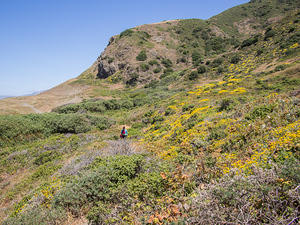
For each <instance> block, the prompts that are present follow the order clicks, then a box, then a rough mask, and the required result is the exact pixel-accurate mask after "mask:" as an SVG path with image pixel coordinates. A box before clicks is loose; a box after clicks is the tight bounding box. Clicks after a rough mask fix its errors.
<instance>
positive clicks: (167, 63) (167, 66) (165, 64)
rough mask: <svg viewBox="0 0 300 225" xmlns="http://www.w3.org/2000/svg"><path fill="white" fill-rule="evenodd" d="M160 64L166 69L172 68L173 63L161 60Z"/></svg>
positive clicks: (168, 60)
mask: <svg viewBox="0 0 300 225" xmlns="http://www.w3.org/2000/svg"><path fill="white" fill-rule="evenodd" d="M161 63H162V64H163V65H164V66H165V67H166V68H170V67H172V66H173V63H172V61H171V60H170V59H163V60H162V61H161Z"/></svg>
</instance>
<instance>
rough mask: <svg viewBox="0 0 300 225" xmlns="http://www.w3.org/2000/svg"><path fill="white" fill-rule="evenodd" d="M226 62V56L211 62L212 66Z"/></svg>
mask: <svg viewBox="0 0 300 225" xmlns="http://www.w3.org/2000/svg"><path fill="white" fill-rule="evenodd" d="M223 62H224V58H217V59H214V61H212V63H211V64H210V65H211V66H212V67H218V66H220V65H221V64H222V63H223Z"/></svg>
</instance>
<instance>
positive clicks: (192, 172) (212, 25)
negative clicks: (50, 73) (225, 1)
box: [0, 1, 300, 224]
mask: <svg viewBox="0 0 300 225" xmlns="http://www.w3.org/2000/svg"><path fill="white" fill-rule="evenodd" d="M266 5H267V6H272V7H270V8H268V10H271V11H268V10H267V11H268V13H266V14H263V15H259V16H258V17H257V18H256V19H257V21H258V22H257V21H256V22H255V23H259V24H260V25H259V26H258V27H257V29H256V28H253V30H254V31H255V32H250V33H244V32H241V31H239V29H238V26H237V27H236V29H235V28H234V29H232V27H234V26H230V24H235V23H236V22H237V21H243V20H244V19H247V18H250V20H251V17H252V16H253V15H256V14H254V13H257V12H258V10H257V9H260V8H265V6H266ZM276 6H282V7H279V8H278V7H276ZM243 7H246V9H247V10H246V11H247V13H248V14H247V16H246V15H244V14H243V15H242V14H240V12H241V11H240V10H244V9H243ZM250 9H252V10H250ZM273 10H274V11H273ZM279 14H280V18H279V17H278V15H279ZM275 16H276V17H277V18H276V19H271V20H269V21H267V19H268V18H275ZM230 17H231V19H230ZM226 18H228V20H227V19H226ZM299 19H300V13H299V7H297V2H295V1H251V2H250V3H247V4H244V5H241V6H237V7H235V8H233V9H230V10H228V11H226V12H224V13H222V14H220V15H218V16H216V17H213V18H211V19H210V20H208V21H203V20H197V19H191V20H175V21H167V22H164V23H158V24H153V25H143V26H141V27H137V28H133V29H131V31H130V30H127V31H126V32H125V33H121V34H120V35H119V36H116V37H114V40H111V44H110V45H109V46H108V47H107V49H106V50H105V52H104V53H103V54H102V55H101V56H100V58H99V60H98V61H97V62H96V63H95V64H94V65H93V66H92V67H91V68H89V69H88V70H87V71H86V72H85V73H83V74H82V75H81V76H79V77H78V78H77V79H75V80H73V81H70V82H69V83H68V84H69V85H70V86H73V85H74V86H82V85H85V86H87V87H88V92H86V95H85V100H83V101H81V102H77V103H75V104H67V105H62V106H58V105H56V106H57V107H56V108H54V109H53V110H52V112H50V113H43V114H29V115H3V116H0V187H1V188H0V205H1V207H0V209H1V210H0V218H1V222H2V223H3V224H88V223H89V224H289V223H290V224H298V222H299V218H298V217H299V183H300V177H299V174H300V173H299V172H300V171H299V147H300V146H299V143H300V140H299V139H300V133H299V125H300V124H299V116H300V111H299V96H300V91H299V90H300V76H299V74H300V64H299V51H300V47H299V44H300V43H299V39H300V34H299V27H300V24H299ZM266 21H267V22H266ZM242 23H243V22H242ZM251 24H252V22H251ZM227 25H228V27H227ZM223 26H224V27H223ZM247 26H248V25H247ZM249 26H252V25H249ZM154 27H156V28H155V31H153V30H154ZM216 27H217V28H216ZM230 27H231V28H230ZM198 28H199V31H198ZM200 28H201V29H200ZM145 29H147V33H148V34H149V35H151V38H153V36H152V33H151V32H158V31H159V32H161V34H160V35H159V36H156V38H157V37H161V36H163V35H162V34H164V37H165V40H166V39H167V40H168V42H167V43H164V46H165V47H161V46H162V44H155V45H152V44H153V43H154V42H152V41H148V40H150V37H148V35H147V34H146V33H144V32H143V31H145ZM195 29H196V31H195ZM206 31H207V32H206ZM213 34H215V36H213ZM168 35H169V36H168ZM174 35H175V36H174ZM202 35H203V37H204V38H203V37H202ZM206 35H208V38H207V39H206V38H205V37H207V36H206ZM229 35H231V36H229ZM172 38H174V39H172ZM188 38H191V39H190V40H189V39H188ZM218 38H221V39H218ZM141 39H143V43H140V40H141ZM125 40H126V43H129V42H134V43H135V44H136V43H140V45H141V46H143V47H142V48H140V47H138V48H129V49H127V50H126V48H125V51H123V50H122V49H121V51H120V52H115V53H116V54H117V53H118V54H120V55H121V53H122V52H123V53H124V54H125V55H126V54H131V55H132V57H133V59H134V61H132V62H126V63H127V64H126V66H125V67H123V69H122V70H116V71H114V74H113V75H109V74H108V73H106V75H105V74H104V73H102V75H101V74H100V75H99V73H98V72H99V71H100V70H101V68H102V69H103V68H109V67H106V66H105V65H104V64H105V63H104V64H103V65H104V66H103V65H102V67H101V66H100V67H99V64H101V63H102V61H103V60H107V61H108V60H109V61H111V62H110V63H109V64H111V65H112V64H113V65H115V64H114V63H116V62H117V61H118V60H120V59H121V58H119V59H116V58H114V59H112V57H113V56H114V54H115V53H114V49H113V48H115V45H117V44H118V45H121V44H122V43H123V41H124V43H125ZM151 40H152V39H151ZM156 40H161V39H156ZM170 40H176V42H175V41H174V42H173V43H172V42H171V41H170ZM187 40H189V41H187ZM218 40H220V41H219V42H218ZM161 42H163V41H161ZM161 42H159V43H161ZM151 43H152V44H151ZM194 43H197V44H198V45H197V44H194ZM135 44H133V46H135ZM140 45H138V46H140ZM215 46H218V47H215ZM142 49H145V51H144V52H142V51H143V50H142ZM166 49H167V50H166ZM151 50H155V51H156V53H159V54H160V52H161V54H166V55H164V56H163V57H161V56H160V59H158V58H155V59H154V58H152V55H151V54H150V53H151ZM185 51H187V52H186V54H185V53H184V52H185ZM170 52H171V53H170ZM196 52H197V53H196ZM152 53H153V52H152ZM173 53H174V54H173ZM198 53H199V54H198ZM145 55H146V59H145ZM123 56H124V55H123ZM123 56H122V57H123ZM167 56H168V57H167ZM179 56H180V58H179V59H181V58H184V57H185V58H186V59H187V60H186V61H184V59H183V60H182V61H179V62H178V63H177V58H178V57H179ZM108 57H111V58H108ZM120 57H121V56H120ZM173 57H174V58H173ZM104 58H105V59H104ZM140 59H141V60H142V59H145V60H144V61H139V60H140ZM168 59H169V60H168ZM146 62H147V65H148V67H149V69H148V70H146V71H144V72H143V73H139V74H138V75H135V76H133V75H132V74H131V75H128V77H127V75H126V73H124V68H128V66H133V65H135V63H137V64H136V65H140V67H139V68H140V70H139V71H141V70H142V68H144V67H145V68H147V67H146V66H141V65H143V64H145V65H146ZM107 63H108V62H107ZM111 68H112V67H111ZM150 68H151V69H150ZM159 68H160V69H161V70H160V71H159V72H157V73H155V72H154V70H155V69H157V71H158V70H159ZM108 71H109V70H108ZM126 71H127V69H126ZM128 71H130V70H128ZM147 71H148V72H147ZM151 71H153V73H152V72H151ZM102 72H103V71H102ZM135 73H136V74H137V72H135ZM155 74H156V75H155ZM95 76H100V77H101V78H102V79H95ZM149 77H151V78H153V79H149ZM123 125H126V127H127V128H128V131H129V139H128V140H126V141H124V140H119V133H120V129H121V127H122V126H123Z"/></svg>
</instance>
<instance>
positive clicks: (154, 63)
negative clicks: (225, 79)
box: [149, 59, 158, 66]
mask: <svg viewBox="0 0 300 225" xmlns="http://www.w3.org/2000/svg"><path fill="white" fill-rule="evenodd" d="M149 65H150V66H153V65H158V61H157V60H155V59H153V60H150V61H149Z"/></svg>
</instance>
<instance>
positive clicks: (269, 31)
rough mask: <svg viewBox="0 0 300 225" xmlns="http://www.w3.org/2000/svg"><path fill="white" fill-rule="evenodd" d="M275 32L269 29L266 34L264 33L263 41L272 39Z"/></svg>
mask: <svg viewBox="0 0 300 225" xmlns="http://www.w3.org/2000/svg"><path fill="white" fill-rule="evenodd" d="M275 34H276V32H275V31H274V30H272V28H269V29H268V30H267V31H266V33H265V38H264V40H265V41H267V40H268V39H269V38H271V37H274V36H275Z"/></svg>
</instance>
